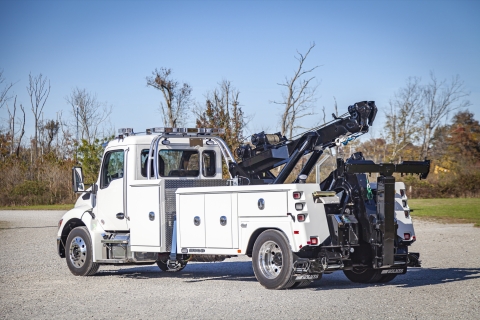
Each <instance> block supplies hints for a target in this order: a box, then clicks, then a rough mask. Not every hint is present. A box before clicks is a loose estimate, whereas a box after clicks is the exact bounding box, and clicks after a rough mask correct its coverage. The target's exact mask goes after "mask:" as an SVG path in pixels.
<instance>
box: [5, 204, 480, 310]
mask: <svg viewBox="0 0 480 320" xmlns="http://www.w3.org/2000/svg"><path fill="white" fill-rule="evenodd" d="M62 214H63V212H59V211H24V212H22V211H0V283H1V291H0V318H1V319H4V318H5V319H27V318H28V319H45V318H48V319H50V318H59V319H69V318H71V319H74V318H75V319H85V318H94V319H107V318H110V319H111V318H119V319H156V318H167V317H168V318H175V319H184V318H199V319H211V318H214V319H220V318H222V319H227V318H244V319H254V318H269V319H270V318H282V319H283V318H288V319H300V318H305V319H307V318H310V319H319V318H329V319H340V318H350V319H366V318H373V319H385V318H392V319H417V318H419V319H438V318H442V319H450V318H468V319H478V318H479V315H480V245H479V243H480V228H473V227H472V226H471V225H443V224H437V223H433V222H423V221H417V222H416V225H415V226H416V233H417V239H418V240H417V243H416V244H415V245H414V249H415V250H417V251H420V253H421V255H422V257H421V258H422V261H423V266H424V267H423V268H421V269H410V270H409V272H408V273H407V274H406V275H404V276H399V277H397V278H396V279H395V280H393V281H392V282H391V283H388V284H381V285H358V284H354V283H351V282H350V281H348V279H347V278H346V277H345V276H344V275H343V273H342V272H337V273H333V274H331V275H326V276H324V277H323V279H322V280H320V281H316V282H314V283H313V285H311V286H310V287H308V288H303V289H293V290H283V291H270V290H266V289H264V288H263V287H262V286H261V285H260V284H259V283H258V282H257V281H256V279H255V276H254V274H253V270H252V265H251V262H250V260H249V259H248V258H235V259H230V260H226V261H225V262H221V263H191V264H189V265H188V266H187V267H186V268H185V269H184V270H183V271H182V272H180V273H174V274H171V273H163V272H161V271H160V270H159V269H158V268H157V267H156V266H143V267H131V266H130V267H128V266H127V267H101V268H100V272H99V273H98V274H97V275H96V276H94V277H74V276H73V275H72V274H71V273H70V272H69V270H68V268H67V266H66V263H65V259H60V258H59V257H58V256H57V254H56V242H55V241H56V231H57V228H56V224H57V221H58V219H59V218H60V217H61V216H62Z"/></svg>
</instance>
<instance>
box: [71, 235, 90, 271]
mask: <svg viewBox="0 0 480 320" xmlns="http://www.w3.org/2000/svg"><path fill="white" fill-rule="evenodd" d="M69 256H70V262H71V263H72V265H73V266H74V267H75V268H81V267H83V265H84V264H85V262H86V261H87V245H86V243H85V241H84V240H83V239H82V238H81V237H75V238H73V240H72V242H71V243H70V254H69Z"/></svg>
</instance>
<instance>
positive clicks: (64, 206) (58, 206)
mask: <svg viewBox="0 0 480 320" xmlns="http://www.w3.org/2000/svg"><path fill="white" fill-rule="evenodd" d="M73 206H74V205H73V204H51V205H36V206H15V207H0V210H70V209H72V208H73Z"/></svg>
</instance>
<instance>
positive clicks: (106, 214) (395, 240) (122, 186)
mask: <svg viewBox="0 0 480 320" xmlns="http://www.w3.org/2000/svg"><path fill="white" fill-rule="evenodd" d="M374 112H375V113H376V107H375V105H374V103H373V102H361V103H357V104H355V105H353V106H350V107H349V113H348V114H346V115H344V116H342V117H336V118H335V119H334V120H333V121H332V122H331V123H328V124H325V125H324V126H321V127H319V128H316V129H315V130H313V131H309V132H307V134H304V135H303V136H302V137H301V138H299V139H296V140H287V139H285V138H284V137H281V136H280V135H278V134H274V135H266V134H263V133H260V134H258V135H254V137H252V143H253V145H255V148H253V149H252V148H251V146H249V145H245V146H241V147H240V148H239V149H238V150H237V156H238V157H239V158H241V160H242V161H240V162H237V161H236V160H235V158H234V156H233V154H232V152H231V151H230V150H229V148H228V147H227V146H226V144H225V142H224V141H223V140H222V139H221V138H220V137H219V135H218V134H221V133H222V130H221V129H205V128H194V129H191V128H152V129H148V130H147V131H146V133H145V134H136V133H134V132H133V130H132V129H121V132H120V135H119V136H118V137H117V138H115V139H114V140H112V141H110V142H109V143H108V145H107V146H106V148H105V151H104V155H103V158H102V163H101V168H100V172H99V176H98V180H97V181H96V182H95V183H94V184H93V185H92V186H91V187H90V188H88V189H87V188H86V187H85V185H84V182H83V181H84V180H83V174H82V169H81V168H80V167H75V168H73V171H72V172H73V177H72V180H73V189H74V191H75V192H78V193H82V195H81V196H80V197H79V198H78V200H77V202H76V204H75V207H74V208H73V209H72V210H70V211H68V212H67V213H65V215H64V216H63V217H62V219H61V220H60V221H59V229H58V236H57V249H58V254H59V255H60V257H62V258H66V262H67V265H68V268H69V269H70V271H71V272H72V273H73V274H74V275H77V276H90V275H94V274H95V273H96V272H97V271H98V269H99V267H100V266H101V265H129V264H134V265H142V264H155V263H156V264H157V265H158V266H159V268H160V269H161V270H163V271H171V272H175V271H180V270H182V269H183V268H184V267H185V266H186V264H187V263H188V262H190V261H202V262H215V261H223V260H224V259H226V258H229V257H233V256H238V255H247V256H249V257H252V262H253V270H254V273H255V276H256V278H257V279H258V281H259V282H260V283H261V284H262V285H263V286H264V287H266V288H268V289H285V288H292V287H299V286H304V285H307V284H309V283H310V282H312V281H313V280H315V279H319V278H320V277H321V276H322V275H323V274H324V273H331V272H333V271H336V270H343V271H344V273H345V275H346V276H347V277H348V278H349V279H350V280H352V281H355V282H386V281H390V280H391V279H393V278H394V277H395V276H396V275H397V274H402V273H405V272H406V270H407V267H408V266H419V261H418V257H419V255H418V254H413V253H408V247H409V246H410V245H411V244H412V243H413V242H414V241H415V234H414V230H413V225H412V222H411V218H410V215H409V209H408V205H407V199H406V196H405V191H404V189H405V187H404V186H403V184H402V183H398V182H397V183H395V178H393V177H392V176H391V174H392V173H393V172H402V173H419V174H421V175H423V177H426V174H428V170H429V163H427V162H409V163H404V164H398V165H394V164H374V163H373V162H371V161H367V160H364V159H363V157H362V156H361V154H358V153H357V154H355V155H354V156H352V158H351V159H349V160H347V161H346V162H344V161H342V160H341V159H339V160H338V161H337V162H338V163H337V170H335V171H334V172H332V174H331V175H330V176H329V177H328V178H327V179H325V180H324V181H323V182H322V183H321V184H316V183H305V180H306V175H308V173H310V171H311V169H312V167H313V165H315V163H316V162H317V160H318V158H319V156H320V154H321V152H323V150H324V149H325V148H327V147H332V146H334V145H335V144H338V143H345V142H348V140H350V139H352V138H354V137H356V136H358V135H360V134H363V133H365V132H367V131H368V126H369V125H371V123H372V122H373V119H374V117H375V114H374ZM372 114H373V116H372ZM310 153H312V154H310ZM307 154H310V158H309V160H308V161H307V163H306V164H305V165H304V167H303V169H302V170H301V172H300V174H299V175H298V177H297V178H296V179H295V180H294V181H293V183H288V184H284V183H283V182H284V181H285V179H286V178H287V176H288V173H289V172H291V171H292V169H293V167H294V166H295V164H296V163H297V162H298V161H299V160H300V159H301V157H302V156H304V155H307ZM312 159H313V160H312ZM292 163H293V165H292ZM224 164H225V165H226V167H227V168H228V171H229V174H230V179H222V175H223V173H222V168H223V165H224ZM282 165H283V167H280V166H282ZM278 167H280V168H281V169H275V168H278ZM273 169H275V170H273ZM277 172H279V173H278V174H277V175H275V173H277ZM363 172H379V173H380V177H379V178H378V179H377V183H376V184H375V183H371V184H369V182H368V179H367V178H366V177H367V176H366V174H364V173H363ZM421 177H422V176H421ZM395 216H396V217H395Z"/></svg>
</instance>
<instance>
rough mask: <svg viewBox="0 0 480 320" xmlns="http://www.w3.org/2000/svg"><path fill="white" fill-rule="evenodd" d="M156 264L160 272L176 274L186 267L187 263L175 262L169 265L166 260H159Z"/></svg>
mask: <svg viewBox="0 0 480 320" xmlns="http://www.w3.org/2000/svg"><path fill="white" fill-rule="evenodd" d="M156 262H157V266H158V267H159V268H160V270H162V271H165V272H178V271H181V270H183V268H185V267H186V266H187V261H175V263H173V264H169V263H168V258H166V259H162V258H160V259H158V260H157V261H156Z"/></svg>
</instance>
